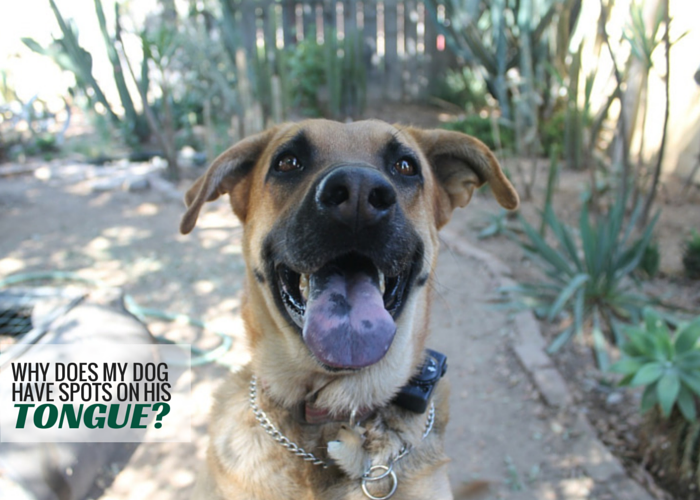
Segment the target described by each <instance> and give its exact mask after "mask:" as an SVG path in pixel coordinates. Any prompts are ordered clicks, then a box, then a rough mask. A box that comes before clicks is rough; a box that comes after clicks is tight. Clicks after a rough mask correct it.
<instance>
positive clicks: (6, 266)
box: [0, 257, 25, 274]
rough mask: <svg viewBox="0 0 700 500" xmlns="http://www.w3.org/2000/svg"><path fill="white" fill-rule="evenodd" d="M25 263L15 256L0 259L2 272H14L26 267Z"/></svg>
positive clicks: (0, 271)
mask: <svg viewBox="0 0 700 500" xmlns="http://www.w3.org/2000/svg"><path fill="white" fill-rule="evenodd" d="M24 267H25V264H24V262H23V261H21V260H19V259H15V258H14V257H5V258H4V259H0V274H12V273H16V272H18V271H21V270H22V269H24Z"/></svg>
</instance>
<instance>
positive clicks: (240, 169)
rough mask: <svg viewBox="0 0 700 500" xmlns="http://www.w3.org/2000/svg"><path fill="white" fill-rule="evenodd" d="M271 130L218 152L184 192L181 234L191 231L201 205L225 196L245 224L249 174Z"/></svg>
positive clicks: (272, 130)
mask: <svg viewBox="0 0 700 500" xmlns="http://www.w3.org/2000/svg"><path fill="white" fill-rule="evenodd" d="M274 131H275V129H274V128H272V129H268V130H266V131H264V132H260V133H259V134H256V135H252V136H250V137H246V138H245V139H243V140H242V141H240V142H237V143H236V144H234V145H233V146H232V147H230V148H229V149H227V150H226V151H224V152H223V153H221V155H219V157H218V158H216V159H215V160H214V162H213V163H212V164H211V166H210V167H209V169H208V170H207V172H206V173H205V174H204V175H203V176H201V177H200V178H199V179H197V180H196V181H195V183H194V184H193V185H192V187H191V188H190V189H188V190H187V193H185V205H187V211H186V212H185V215H183V216H182V220H181V221H180V232H181V233H182V234H187V233H189V232H190V231H192V229H194V226H195V224H196V223H197V217H199V212H200V210H201V209H202V206H203V205H204V204H205V203H206V202H208V201H214V200H216V199H217V198H218V197H219V196H221V195H224V194H226V193H228V194H229V195H230V196H231V206H232V207H233V212H234V213H235V214H236V215H237V216H238V218H239V219H240V220H241V221H245V218H246V215H247V211H248V195H249V193H250V185H249V184H250V183H249V182H248V181H249V180H250V176H249V175H248V174H249V173H250V171H251V170H253V167H254V166H255V163H256V162H257V160H258V158H259V157H260V155H261V154H262V152H263V150H264V149H265V146H266V145H267V144H268V142H269V141H270V138H271V137H272V134H273V132H274Z"/></svg>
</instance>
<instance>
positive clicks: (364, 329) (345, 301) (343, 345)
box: [302, 268, 396, 368]
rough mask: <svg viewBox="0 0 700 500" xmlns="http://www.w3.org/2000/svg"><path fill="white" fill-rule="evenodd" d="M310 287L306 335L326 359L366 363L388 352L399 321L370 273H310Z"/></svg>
mask: <svg viewBox="0 0 700 500" xmlns="http://www.w3.org/2000/svg"><path fill="white" fill-rule="evenodd" d="M309 288H310V290H309V300H308V302H307V304H306V314H305V315H304V328H303V334H302V335H303V339H304V342H305V343H306V345H307V346H308V347H309V349H310V350H311V352H312V353H313V355H314V356H316V358H317V359H318V360H319V361H320V362H321V363H323V364H325V365H327V366H331V367H333V368H363V367H366V366H370V365H373V364H374V363H376V362H378V361H379V360H380V359H382V358H383V357H384V355H385V354H386V352H387V351H388V350H389V347H390V346H391V343H392V341H393V340H394V335H395V334H396V324H395V323H394V320H393V318H392V317H391V315H390V314H389V312H388V311H387V310H386V309H385V308H384V300H383V298H382V294H381V292H380V291H379V288H378V286H377V285H376V284H375V283H374V282H373V280H372V278H371V277H370V276H369V274H367V273H366V272H364V271H356V272H347V273H346V272H342V271H339V270H338V269H337V268H336V269H334V270H333V271H331V272H329V273H328V272H326V273H324V272H319V273H316V274H313V275H311V277H310V279H309Z"/></svg>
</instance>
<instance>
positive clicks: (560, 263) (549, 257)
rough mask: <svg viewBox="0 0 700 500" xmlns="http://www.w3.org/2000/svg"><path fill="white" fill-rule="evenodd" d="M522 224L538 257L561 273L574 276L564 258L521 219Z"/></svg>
mask: <svg viewBox="0 0 700 500" xmlns="http://www.w3.org/2000/svg"><path fill="white" fill-rule="evenodd" d="M520 222H521V224H522V226H523V230H524V231H525V234H527V236H528V238H530V241H531V242H532V244H533V246H534V249H535V251H536V252H537V255H538V256H539V257H540V258H541V259H543V260H544V261H545V262H547V263H548V264H550V265H551V266H552V267H553V268H554V269H556V270H557V271H559V272H560V273H562V274H566V275H568V276H572V275H573V274H574V273H573V271H572V269H571V266H570V265H569V263H568V262H567V261H566V259H565V258H564V256H563V255H562V254H561V253H559V252H558V251H557V250H555V249H554V248H552V247H551V246H550V245H549V244H548V243H547V242H546V241H545V240H544V238H542V236H540V235H539V233H538V232H537V231H535V229H534V228H533V227H532V226H531V225H530V224H528V222H527V221H526V220H525V219H523V218H521V219H520Z"/></svg>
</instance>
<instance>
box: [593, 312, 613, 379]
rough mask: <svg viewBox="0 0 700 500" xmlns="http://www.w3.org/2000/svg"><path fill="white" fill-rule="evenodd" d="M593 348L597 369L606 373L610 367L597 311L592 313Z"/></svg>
mask: <svg viewBox="0 0 700 500" xmlns="http://www.w3.org/2000/svg"><path fill="white" fill-rule="evenodd" d="M592 333H593V348H594V349H595V355H596V359H597V361H598V367H599V368H600V369H601V371H607V369H608V366H609V365H610V360H609V359H608V351H607V342H606V341H605V336H604V335H603V330H601V328H600V316H599V314H598V310H594V311H593V332H592Z"/></svg>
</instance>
